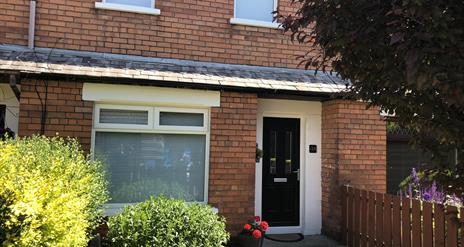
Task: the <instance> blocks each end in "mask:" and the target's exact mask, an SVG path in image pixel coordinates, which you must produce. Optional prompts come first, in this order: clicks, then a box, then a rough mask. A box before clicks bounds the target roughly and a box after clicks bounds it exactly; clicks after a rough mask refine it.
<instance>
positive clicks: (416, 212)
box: [411, 200, 422, 247]
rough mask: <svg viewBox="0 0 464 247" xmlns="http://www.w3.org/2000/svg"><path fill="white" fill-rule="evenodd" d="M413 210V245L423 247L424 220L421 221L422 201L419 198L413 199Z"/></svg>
mask: <svg viewBox="0 0 464 247" xmlns="http://www.w3.org/2000/svg"><path fill="white" fill-rule="evenodd" d="M411 211H412V213H411V214H412V221H411V228H412V246H413V247H421V236H422V231H421V230H422V229H421V228H422V222H421V202H420V201H418V200H412V201H411Z"/></svg>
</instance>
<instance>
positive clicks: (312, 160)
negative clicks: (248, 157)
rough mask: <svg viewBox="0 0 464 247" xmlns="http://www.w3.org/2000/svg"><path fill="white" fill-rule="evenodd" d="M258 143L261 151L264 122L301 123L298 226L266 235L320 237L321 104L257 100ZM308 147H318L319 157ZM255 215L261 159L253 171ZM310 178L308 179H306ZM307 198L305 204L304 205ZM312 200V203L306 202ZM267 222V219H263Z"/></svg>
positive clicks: (273, 229) (258, 203) (259, 201)
mask: <svg viewBox="0 0 464 247" xmlns="http://www.w3.org/2000/svg"><path fill="white" fill-rule="evenodd" d="M257 117H258V119H257V133H256V135H257V143H258V148H260V149H262V147H263V118H264V117H277V118H295V119H300V174H301V175H300V224H299V225H298V226H287V227H285V226H283V227H270V228H269V230H268V231H267V232H268V233H269V234H285V233H303V234H306V235H310V234H319V233H320V229H321V200H322V198H321V189H322V188H321V160H320V136H321V126H320V122H321V104H320V102H309V101H295V100H277V99H259V100H258V114H257ZM309 144H315V145H317V146H318V153H316V154H309ZM255 176H256V177H255V214H256V215H258V216H261V215H262V211H261V210H262V159H261V160H260V161H259V162H258V163H257V164H256V171H255ZM308 178H310V179H308ZM306 198H308V201H306ZM309 198H311V199H309ZM263 220H266V219H263Z"/></svg>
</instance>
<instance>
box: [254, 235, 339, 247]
mask: <svg viewBox="0 0 464 247" xmlns="http://www.w3.org/2000/svg"><path fill="white" fill-rule="evenodd" d="M271 236H278V235H271ZM340 246H343V245H340V244H339V243H338V242H337V241H335V240H332V239H330V238H328V237H326V236H323V235H309V236H305V238H304V239H303V240H302V241H299V242H293V243H284V242H275V241H271V240H269V239H265V240H264V244H263V247H340Z"/></svg>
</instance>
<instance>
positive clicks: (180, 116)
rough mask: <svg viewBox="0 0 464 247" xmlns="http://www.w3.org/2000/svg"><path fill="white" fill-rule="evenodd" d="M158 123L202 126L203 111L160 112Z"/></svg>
mask: <svg viewBox="0 0 464 247" xmlns="http://www.w3.org/2000/svg"><path fill="white" fill-rule="evenodd" d="M160 125H169V126H200V127H203V113H183V112H160Z"/></svg>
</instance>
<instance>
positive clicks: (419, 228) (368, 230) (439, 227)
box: [342, 186, 464, 247]
mask: <svg viewBox="0 0 464 247" xmlns="http://www.w3.org/2000/svg"><path fill="white" fill-rule="evenodd" d="M342 194H343V195H342V220H343V222H342V240H343V242H344V244H346V245H347V246H349V247H351V246H356V247H359V246H363V247H364V246H369V247H370V246H386V247H387V246H388V247H391V246H394V247H432V246H435V247H440V246H446V247H458V246H460V247H464V224H463V218H464V208H456V207H453V206H443V205H441V204H435V203H428V202H422V201H420V200H415V199H412V200H411V199H409V198H406V197H400V196H392V195H388V194H381V193H375V192H372V191H366V190H359V189H355V188H352V187H346V186H344V187H343V188H342Z"/></svg>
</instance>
